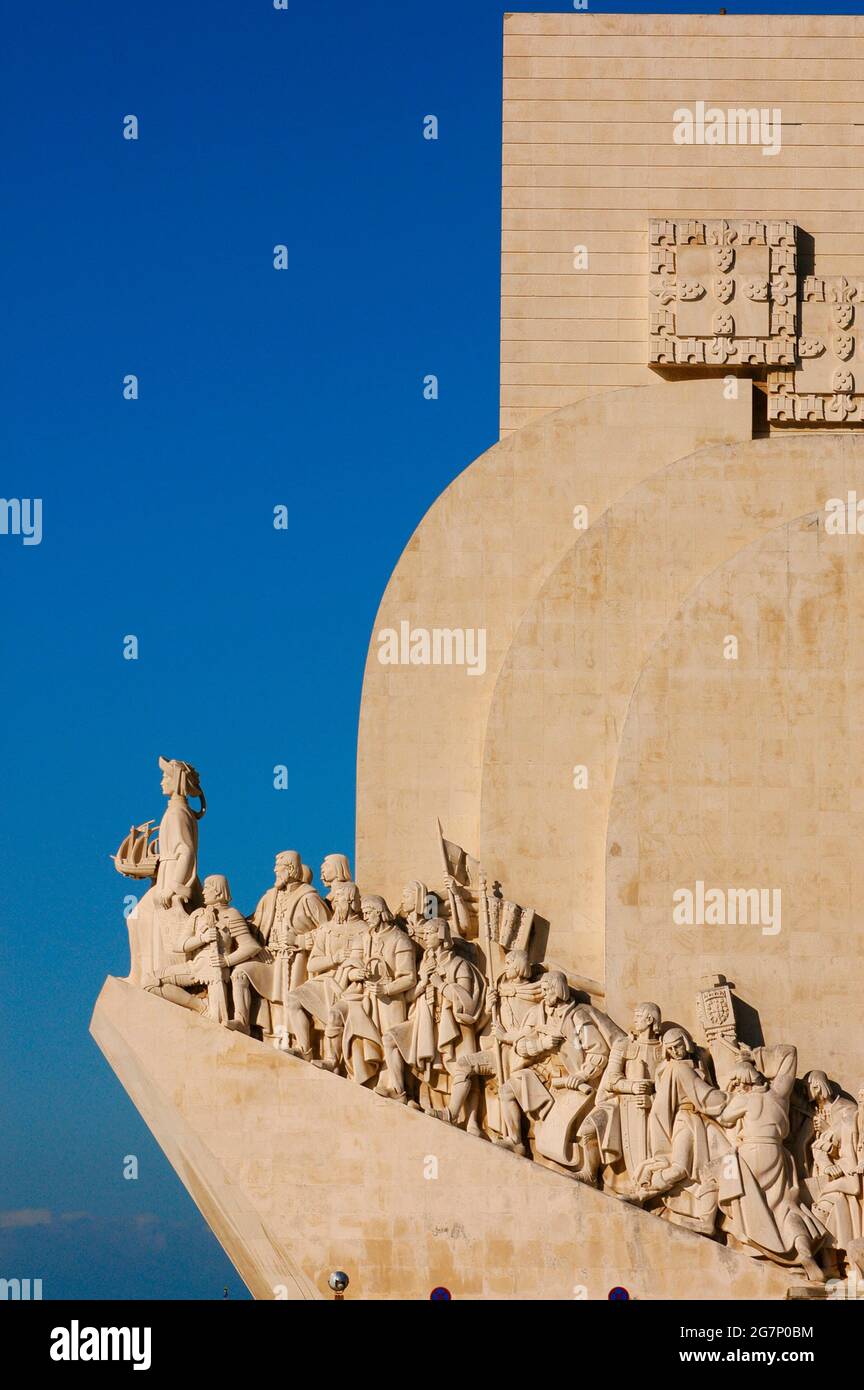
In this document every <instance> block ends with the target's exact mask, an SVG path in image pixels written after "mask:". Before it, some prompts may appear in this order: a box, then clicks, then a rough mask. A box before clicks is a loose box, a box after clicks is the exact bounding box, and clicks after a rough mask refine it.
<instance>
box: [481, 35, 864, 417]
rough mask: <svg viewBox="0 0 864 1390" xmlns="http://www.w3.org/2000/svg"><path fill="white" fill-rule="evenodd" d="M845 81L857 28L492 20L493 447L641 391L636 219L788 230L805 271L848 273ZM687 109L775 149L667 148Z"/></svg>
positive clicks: (857, 152)
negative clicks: (496, 181)
mask: <svg viewBox="0 0 864 1390" xmlns="http://www.w3.org/2000/svg"><path fill="white" fill-rule="evenodd" d="M862 79H864V17H862V16H860V15H858V16H853V15H838V16H832V15H806V16H804V15H739V14H734V13H732V14H728V15H717V14H713V15H659V14H658V15H653V14H621V15H607V14H603V15H601V14H594V13H592V12H591V10H590V9H589V10H588V11H587V12H585V13H570V14H510V15H506V16H505V19H504V111H503V117H504V126H503V173H502V181H503V206H502V227H503V240H502V261H501V294H502V300H501V432H502V434H505V433H507V432H508V431H509V430H513V429H518V428H519V427H520V426H522V425H524V424H525V423H526V422H527V421H530V420H534V419H536V418H537V417H538V416H540V415H542V414H544V413H545V412H547V411H550V410H555V409H558V408H560V407H561V406H564V405H567V404H568V403H569V402H571V401H573V400H575V399H577V398H578V397H580V396H582V395H584V394H585V393H586V391H596V390H608V389H610V388H612V387H621V386H635V385H639V384H640V383H645V382H649V381H651V380H652V379H654V373H653V372H652V371H651V369H650V368H649V367H648V366H647V365H646V363H647V356H646V351H645V344H646V341H647V336H648V312H649V310H648V240H647V228H648V220H649V218H650V217H652V216H663V215H667V214H668V215H670V216H676V215H677V216H680V217H711V216H714V217H725V216H731V217H741V218H760V217H764V218H781V219H785V218H791V219H793V220H796V221H797V222H798V223H799V224H800V226H801V227H802V229H803V230H804V231H805V232H806V233H808V234H809V236H811V237H812V238H813V253H814V256H815V261H814V264H813V267H812V269H813V270H815V273H816V274H824V275H844V274H845V275H848V276H849V277H850V279H851V278H853V277H857V276H860V273H861V272H860V267H861V264H862V257H864V231H862V226H861V223H862V213H864V178H862V174H864V139H862V131H864V86H862ZM700 100H701V101H704V102H705V104H706V107H708V108H710V107H712V106H716V107H718V108H721V109H728V108H739V107H744V108H748V107H757V108H763V107H764V108H768V109H769V110H771V109H773V108H779V109H780V111H781V112H782V123H783V124H782V148H781V150H780V153H779V154H777V155H773V156H764V155H763V154H762V152H761V149H760V148H759V147H758V146H749V145H706V144H701V145H700V144H693V145H678V144H675V143H674V141H673V138H672V132H673V119H672V117H673V112H674V111H675V110H676V109H678V108H680V107H695V104H696V103H697V102H698V101H700ZM576 246H585V247H587V249H588V252H589V258H590V259H589V266H588V268H587V269H582V270H576V269H574V256H573V252H574V247H576Z"/></svg>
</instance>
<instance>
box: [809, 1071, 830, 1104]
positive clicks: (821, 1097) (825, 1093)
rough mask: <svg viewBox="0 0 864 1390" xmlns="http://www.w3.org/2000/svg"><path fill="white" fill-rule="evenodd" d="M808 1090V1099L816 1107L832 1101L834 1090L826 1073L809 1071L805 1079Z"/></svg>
mask: <svg viewBox="0 0 864 1390" xmlns="http://www.w3.org/2000/svg"><path fill="white" fill-rule="evenodd" d="M804 1084H805V1086H806V1088H807V1099H808V1100H809V1101H811V1102H812V1103H813V1104H814V1105H816V1106H819V1105H825V1104H827V1102H828V1101H829V1100H831V1098H832V1096H833V1094H834V1088H833V1087H832V1085H831V1082H830V1081H829V1080H828V1077H827V1076H826V1075H825V1072H824V1071H808V1073H807V1075H806V1076H805V1078H804Z"/></svg>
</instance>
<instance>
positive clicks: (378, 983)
mask: <svg viewBox="0 0 864 1390" xmlns="http://www.w3.org/2000/svg"><path fill="white" fill-rule="evenodd" d="M360 910H361V913H362V916H363V921H364V923H365V927H366V929H365V931H360V932H358V935H357V936H356V937H355V939H354V944H353V952H352V956H351V965H352V967H353V969H352V971H351V972H350V974H349V976H348V983H347V985H346V987H345V989H344V991H343V992H342V995H341V996H340V998H338V999H337V1000H336V1001H335V1002H334V1004H333V1006H332V1008H331V1010H330V1015H329V1017H328V1020H327V1032H328V1034H329V1035H330V1036H331V1037H332V1038H333V1043H332V1050H331V1052H330V1058H331V1060H333V1061H335V1062H336V1063H337V1064H338V1065H340V1066H341V1065H343V1064H344V1067H345V1069H346V1071H347V1074H348V1076H349V1077H350V1078H351V1080H352V1081H357V1082H359V1084H360V1085H361V1086H362V1085H365V1083H366V1082H367V1081H369V1080H371V1078H372V1077H373V1076H377V1074H378V1072H379V1071H380V1068H381V1065H382V1063H383V1061H384V1045H383V1042H382V1039H383V1036H384V1033H385V1032H386V1031H387V1029H388V1028H392V1027H394V1026H395V1025H396V1024H398V1023H403V1022H404V1021H405V1019H406V1018H407V1014H408V1009H407V1003H406V995H407V994H408V992H409V991H410V990H412V989H413V988H414V986H415V984H416V983H417V968H416V956H415V952H414V945H413V943H412V941H411V939H410V937H409V936H408V935H407V934H406V933H405V932H404V931H402V929H401V927H397V926H396V925H395V924H394V922H393V915H392V913H391V912H390V909H389V908H388V906H387V904H386V902H385V901H384V899H383V898H380V897H377V896H374V895H368V896H365V897H363V898H362V899H361V903H360ZM379 1092H380V1094H389V1090H388V1088H387V1087H386V1085H381V1086H379Z"/></svg>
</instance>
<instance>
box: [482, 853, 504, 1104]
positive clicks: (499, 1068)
mask: <svg viewBox="0 0 864 1390" xmlns="http://www.w3.org/2000/svg"><path fill="white" fill-rule="evenodd" d="M480 912H481V915H482V918H483V934H484V936H485V938H486V971H487V974H488V978H489V987H490V989H494V990H495V996H496V998H495V1003H494V1004H493V1005H492V1046H493V1048H494V1049H495V1071H496V1073H497V1076H498V1086H499V1089H500V1087H502V1086H503V1085H504V1079H505V1078H504V1054H503V1052H502V1050H501V1039H500V1038H499V1037H498V1031H497V1030H498V1027H499V1025H500V1023H501V1015H500V1013H499V1006H498V998H497V995H498V981H497V980H496V978H495V962H494V957H493V955H492V923H491V921H490V920H489V902H488V899H487V897H486V875H485V874H484V873H483V871H482V869H481V871H480Z"/></svg>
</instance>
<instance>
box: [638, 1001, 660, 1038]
mask: <svg viewBox="0 0 864 1390" xmlns="http://www.w3.org/2000/svg"><path fill="white" fill-rule="evenodd" d="M656 1027H657V1019H656V1016H655V1014H654V1010H653V1009H651V1008H649V1006H648V1005H647V1004H637V1005H636V1008H635V1009H634V1010H633V1031H634V1033H653V1032H655V1031H656Z"/></svg>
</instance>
